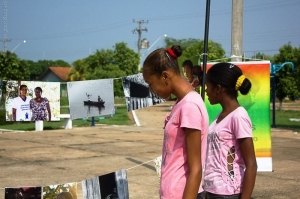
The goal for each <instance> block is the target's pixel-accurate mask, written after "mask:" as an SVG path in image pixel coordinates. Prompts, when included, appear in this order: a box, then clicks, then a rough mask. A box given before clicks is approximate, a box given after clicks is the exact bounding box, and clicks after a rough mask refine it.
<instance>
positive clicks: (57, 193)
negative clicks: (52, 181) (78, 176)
mask: <svg viewBox="0 0 300 199" xmlns="http://www.w3.org/2000/svg"><path fill="white" fill-rule="evenodd" d="M77 185H78V184H77V183H76V182H72V183H65V184H56V185H49V186H44V187H43V199H79V198H80V197H78V194H77Z"/></svg>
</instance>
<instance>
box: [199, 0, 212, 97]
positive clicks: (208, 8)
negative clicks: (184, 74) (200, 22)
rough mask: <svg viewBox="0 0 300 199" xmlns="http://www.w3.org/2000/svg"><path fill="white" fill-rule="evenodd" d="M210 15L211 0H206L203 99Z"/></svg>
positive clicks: (203, 94)
mask: <svg viewBox="0 0 300 199" xmlns="http://www.w3.org/2000/svg"><path fill="white" fill-rule="evenodd" d="M209 16H210V0H206V14H205V29H204V48H203V76H202V86H201V97H202V99H203V101H204V100H205V79H206V65H207V49H208V32H209Z"/></svg>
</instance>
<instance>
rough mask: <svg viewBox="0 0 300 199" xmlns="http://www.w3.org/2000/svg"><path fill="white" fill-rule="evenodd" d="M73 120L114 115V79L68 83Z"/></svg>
mask: <svg viewBox="0 0 300 199" xmlns="http://www.w3.org/2000/svg"><path fill="white" fill-rule="evenodd" d="M67 89H68V97H69V106H70V115H71V118H72V119H77V118H89V117H94V116H106V115H113V114H114V113H115V108H114V91H113V79H100V80H87V81H75V82H68V83H67Z"/></svg>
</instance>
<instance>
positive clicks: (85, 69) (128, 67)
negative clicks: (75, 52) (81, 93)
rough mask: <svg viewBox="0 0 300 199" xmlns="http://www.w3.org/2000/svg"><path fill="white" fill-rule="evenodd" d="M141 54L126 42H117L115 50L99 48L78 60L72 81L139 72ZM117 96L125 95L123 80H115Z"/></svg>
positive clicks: (115, 76) (114, 76)
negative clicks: (130, 47)
mask: <svg viewBox="0 0 300 199" xmlns="http://www.w3.org/2000/svg"><path fill="white" fill-rule="evenodd" d="M138 64H139V55H138V54H137V53H135V52H134V51H133V50H131V49H129V48H128V47H127V46H126V44H125V43H117V44H116V45H115V47H114V49H113V50H111V49H108V50H97V51H96V53H95V54H93V55H90V56H88V57H87V58H85V59H82V60H77V61H75V62H74V63H73V65H74V67H73V68H72V70H71V73H70V76H69V78H70V80H71V81H79V80H92V79H106V78H120V77H124V76H127V75H132V74H136V73H137V72H138ZM114 92H115V96H123V90H122V82H121V81H118V80H116V81H114Z"/></svg>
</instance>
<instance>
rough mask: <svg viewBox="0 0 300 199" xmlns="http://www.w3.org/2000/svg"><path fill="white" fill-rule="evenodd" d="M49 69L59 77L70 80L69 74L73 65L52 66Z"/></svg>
mask: <svg viewBox="0 0 300 199" xmlns="http://www.w3.org/2000/svg"><path fill="white" fill-rule="evenodd" d="M48 69H49V71H51V72H52V73H54V74H55V75H56V76H57V77H58V78H59V79H61V80H63V81H68V76H69V74H70V72H71V67H61V66H51V67H49V68H48Z"/></svg>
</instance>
